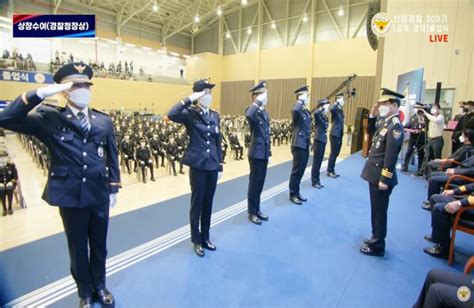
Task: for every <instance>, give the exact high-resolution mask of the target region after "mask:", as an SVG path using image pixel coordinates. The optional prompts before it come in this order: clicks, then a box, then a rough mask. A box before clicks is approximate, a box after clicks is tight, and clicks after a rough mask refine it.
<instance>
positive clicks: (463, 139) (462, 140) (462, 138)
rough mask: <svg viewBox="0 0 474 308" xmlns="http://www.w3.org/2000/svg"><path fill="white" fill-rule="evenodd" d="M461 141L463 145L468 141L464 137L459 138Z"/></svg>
mask: <svg viewBox="0 0 474 308" xmlns="http://www.w3.org/2000/svg"><path fill="white" fill-rule="evenodd" d="M459 141H461V143H464V141H466V139H465V138H464V135H461V136H459Z"/></svg>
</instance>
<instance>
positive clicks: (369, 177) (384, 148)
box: [360, 88, 404, 256]
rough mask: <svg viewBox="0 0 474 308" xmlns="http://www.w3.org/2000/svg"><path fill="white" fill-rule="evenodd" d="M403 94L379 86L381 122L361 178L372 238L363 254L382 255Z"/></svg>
mask: <svg viewBox="0 0 474 308" xmlns="http://www.w3.org/2000/svg"><path fill="white" fill-rule="evenodd" d="M403 98H404V96H403V95H402V94H399V93H396V92H394V91H391V90H389V89H386V88H382V93H381V98H380V99H379V103H380V106H379V108H378V109H379V114H380V116H381V117H383V118H384V119H385V120H384V123H383V125H380V126H379V127H378V129H377V131H376V132H375V134H374V137H373V140H372V147H371V149H370V152H369V157H368V159H367V161H366V162H365V166H364V169H363V170H362V174H361V177H362V178H363V179H364V180H366V181H367V182H369V192H370V206H371V222H372V237H371V238H370V239H366V240H364V244H363V245H362V247H361V248H360V252H361V253H363V254H366V255H372V256H383V255H384V254H385V237H386V235H387V210H388V204H389V199H390V194H391V193H392V190H393V188H394V187H395V186H396V185H397V184H398V181H397V172H396V169H395V166H396V164H397V158H398V154H399V153H400V150H401V148H402V144H403V126H402V124H401V123H400V119H399V118H398V109H399V107H400V102H401V99H403Z"/></svg>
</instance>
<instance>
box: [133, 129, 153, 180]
mask: <svg viewBox="0 0 474 308" xmlns="http://www.w3.org/2000/svg"><path fill="white" fill-rule="evenodd" d="M138 142H139V144H140V145H139V147H138V148H137V151H136V158H137V162H138V165H139V166H140V168H141V172H142V181H143V183H146V176H145V169H146V167H148V168H149V169H150V174H151V178H150V180H151V181H152V182H154V181H155V175H154V173H153V160H152V158H151V151H150V149H149V148H148V147H147V145H146V140H145V138H141V139H140V140H139V141H138Z"/></svg>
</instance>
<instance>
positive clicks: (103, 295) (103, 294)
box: [95, 288, 115, 307]
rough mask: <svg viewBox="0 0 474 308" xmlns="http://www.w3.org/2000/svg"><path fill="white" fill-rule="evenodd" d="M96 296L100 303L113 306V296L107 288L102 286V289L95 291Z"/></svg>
mask: <svg viewBox="0 0 474 308" xmlns="http://www.w3.org/2000/svg"><path fill="white" fill-rule="evenodd" d="M95 293H96V295H97V298H98V299H99V301H100V302H101V303H102V305H105V306H107V307H113V306H115V300H114V296H113V295H112V293H110V291H109V290H107V288H103V289H102V290H98V291H95Z"/></svg>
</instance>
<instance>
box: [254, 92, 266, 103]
mask: <svg viewBox="0 0 474 308" xmlns="http://www.w3.org/2000/svg"><path fill="white" fill-rule="evenodd" d="M257 100H258V101H259V102H261V103H262V105H263V106H266V105H267V100H268V94H267V92H263V93H262V94H259V95H258V96H257Z"/></svg>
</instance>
